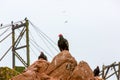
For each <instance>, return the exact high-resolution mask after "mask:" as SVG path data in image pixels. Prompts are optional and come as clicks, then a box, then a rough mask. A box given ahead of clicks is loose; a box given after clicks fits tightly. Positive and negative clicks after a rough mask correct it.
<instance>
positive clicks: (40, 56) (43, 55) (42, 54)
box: [38, 52, 47, 61]
mask: <svg viewBox="0 0 120 80" xmlns="http://www.w3.org/2000/svg"><path fill="white" fill-rule="evenodd" d="M40 58H42V59H44V60H46V61H47V56H46V55H45V54H44V53H43V52H41V53H40V55H39V56H38V59H40Z"/></svg>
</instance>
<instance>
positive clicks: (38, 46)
mask: <svg viewBox="0 0 120 80" xmlns="http://www.w3.org/2000/svg"><path fill="white" fill-rule="evenodd" d="M31 41H32V42H33V43H34V44H35V45H36V46H37V47H36V46H35V45H34V44H33V43H32V42H31V44H32V45H33V46H34V47H35V48H36V49H37V50H39V49H38V47H39V48H41V50H43V51H44V52H45V53H47V51H46V50H44V49H43V48H42V47H40V46H39V45H38V44H37V43H36V42H35V41H33V40H31ZM47 54H48V53H47ZM48 55H49V56H50V57H51V58H52V56H51V55H50V54H48Z"/></svg>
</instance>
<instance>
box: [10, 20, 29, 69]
mask: <svg viewBox="0 0 120 80" xmlns="http://www.w3.org/2000/svg"><path fill="white" fill-rule="evenodd" d="M11 24H12V57H13V58H12V62H13V65H12V66H13V68H15V66H16V57H17V58H18V59H19V60H20V61H21V63H22V64H23V65H24V66H25V67H28V66H29V65H30V51H29V28H28V26H29V23H28V20H27V19H25V20H24V21H21V22H19V23H15V24H14V23H13V22H11ZM20 28H21V30H20V34H19V35H18V36H17V37H16V35H15V31H16V29H20ZM24 35H25V36H26V44H22V45H21V46H18V44H19V43H20V41H21V39H22V38H23V36H24ZM23 48H26V55H25V56H26V58H27V60H26V61H25V60H24V59H23V58H22V57H21V56H20V55H19V53H18V52H17V50H20V49H23Z"/></svg>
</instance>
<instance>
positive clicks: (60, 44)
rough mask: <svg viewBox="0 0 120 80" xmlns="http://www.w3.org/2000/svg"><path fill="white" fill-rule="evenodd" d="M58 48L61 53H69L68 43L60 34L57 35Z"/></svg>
mask: <svg viewBox="0 0 120 80" xmlns="http://www.w3.org/2000/svg"><path fill="white" fill-rule="evenodd" d="M58 47H59V49H60V51H63V50H68V51H69V43H68V41H67V40H66V39H65V38H64V37H63V35H62V34H59V40H58Z"/></svg>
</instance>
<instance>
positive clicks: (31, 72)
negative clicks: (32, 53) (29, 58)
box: [11, 59, 49, 80]
mask: <svg viewBox="0 0 120 80" xmlns="http://www.w3.org/2000/svg"><path fill="white" fill-rule="evenodd" d="M48 65H49V62H47V61H45V60H43V59H39V60H37V61H35V62H34V63H33V64H32V65H30V66H29V67H28V68H27V69H26V70H25V71H24V72H23V73H21V74H20V75H18V76H15V77H13V78H12V79H11V80H41V78H42V77H44V75H43V74H42V73H43V72H45V70H46V69H47V67H48ZM43 80H44V79H43ZM45 80H49V79H48V77H45Z"/></svg>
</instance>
